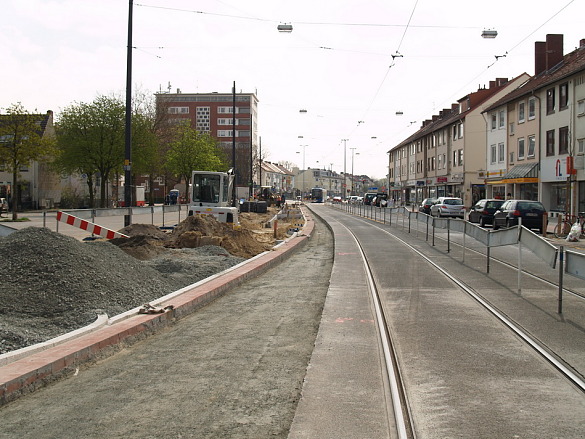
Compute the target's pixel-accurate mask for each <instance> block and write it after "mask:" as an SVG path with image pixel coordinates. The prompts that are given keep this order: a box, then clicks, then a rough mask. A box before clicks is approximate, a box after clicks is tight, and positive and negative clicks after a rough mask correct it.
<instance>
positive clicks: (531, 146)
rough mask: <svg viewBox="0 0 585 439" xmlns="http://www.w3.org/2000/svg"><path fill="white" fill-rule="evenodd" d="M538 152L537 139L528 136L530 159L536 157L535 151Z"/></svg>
mask: <svg viewBox="0 0 585 439" xmlns="http://www.w3.org/2000/svg"><path fill="white" fill-rule="evenodd" d="M535 150H536V139H535V138H534V136H528V157H534V151H535Z"/></svg>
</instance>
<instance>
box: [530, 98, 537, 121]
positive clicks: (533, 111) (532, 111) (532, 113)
mask: <svg viewBox="0 0 585 439" xmlns="http://www.w3.org/2000/svg"><path fill="white" fill-rule="evenodd" d="M535 117H536V98H530V99H528V120H532V119H534V118H535Z"/></svg>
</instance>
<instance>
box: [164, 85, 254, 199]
mask: <svg viewBox="0 0 585 439" xmlns="http://www.w3.org/2000/svg"><path fill="white" fill-rule="evenodd" d="M156 102H157V109H158V111H163V112H165V113H166V115H167V118H168V121H169V122H170V123H178V122H183V121H185V120H188V121H189V122H190V124H191V127H193V128H194V129H196V130H197V131H199V132H201V133H209V134H210V135H211V136H212V137H213V138H215V139H217V140H218V142H219V146H220V148H221V149H222V150H223V151H224V152H225V155H226V158H227V161H228V163H231V164H232V166H233V167H234V171H235V184H236V191H237V196H238V198H247V197H249V196H250V195H251V194H252V189H253V187H254V186H255V185H258V180H257V175H256V173H255V172H254V169H255V168H257V167H255V166H254V163H255V160H256V158H257V151H258V99H257V97H256V95H255V94H254V93H235V94H234V93H181V91H180V90H177V93H158V94H157V95H156ZM234 110H235V111H234ZM234 155H235V163H234Z"/></svg>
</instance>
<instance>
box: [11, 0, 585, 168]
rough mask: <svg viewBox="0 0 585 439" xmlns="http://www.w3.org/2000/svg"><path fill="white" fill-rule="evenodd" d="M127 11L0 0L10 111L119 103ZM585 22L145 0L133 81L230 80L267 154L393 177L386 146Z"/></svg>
mask: <svg viewBox="0 0 585 439" xmlns="http://www.w3.org/2000/svg"><path fill="white" fill-rule="evenodd" d="M128 12H129V1H126V0H99V1H98V0H91V1H90V0H0V13H1V16H2V20H1V21H0V41H2V42H3V44H1V45H0V59H1V60H2V68H1V69H0V111H1V112H2V113H4V112H5V109H6V108H7V107H9V106H10V105H12V104H15V103H17V102H21V103H22V104H23V106H24V107H25V108H26V109H27V110H28V111H30V112H41V113H43V112H46V111H47V110H53V111H54V113H55V118H56V119H57V120H58V118H59V112H60V111H61V110H63V109H64V108H67V107H69V106H71V105H75V104H77V103H81V102H87V103H89V102H92V101H93V100H94V99H95V98H96V97H97V96H99V95H112V94H113V95H117V96H120V97H121V98H123V99H124V98H125V93H126V91H125V90H126V67H127V57H126V51H127V45H128V44H127V42H128ZM583 17H585V0H559V1H558V2H552V1H544V0H513V1H511V0H491V1H489V2H477V1H469V0H443V1H437V0H400V1H398V0H295V1H291V0H286V1H285V0H197V1H196V0H136V1H134V6H133V26H132V46H133V47H134V49H133V51H132V88H133V90H134V91H140V92H141V93H147V94H154V93H156V92H160V91H163V92H166V91H169V90H170V91H171V92H173V93H174V92H176V91H177V89H180V90H181V91H182V92H183V93H209V92H220V93H231V90H232V85H233V83H234V82H235V84H236V90H237V91H238V92H243V93H256V95H257V97H258V99H259V107H258V132H259V136H260V138H261V144H262V150H263V153H265V154H266V155H267V160H269V161H272V162H288V163H291V164H295V165H297V166H299V167H301V168H302V167H303V165H304V167H305V168H309V167H310V168H315V167H319V168H322V169H323V168H325V169H332V170H333V171H336V172H344V171H345V172H348V173H351V172H352V171H353V173H355V174H360V175H361V174H365V175H369V176H370V177H373V178H384V177H385V176H386V174H387V170H388V156H387V152H388V151H389V150H390V149H391V148H392V147H394V146H396V145H397V144H399V143H400V142H401V141H403V140H404V139H406V138H407V137H408V136H410V135H411V134H413V133H414V132H416V131H417V130H418V129H419V128H420V126H421V123H422V121H424V120H425V119H430V118H431V117H432V115H433V114H438V112H439V111H440V110H442V109H443V108H450V107H451V104H452V103H455V102H457V100H458V99H460V98H462V97H464V96H465V95H467V94H469V93H471V92H474V91H477V89H478V88H479V87H484V86H486V87H487V86H489V81H490V80H494V79H495V78H513V77H516V76H518V75H520V74H522V73H524V72H526V73H528V74H531V75H532V74H534V43H535V41H544V40H545V39H546V35H547V34H551V33H559V34H564V51H565V53H568V52H570V51H572V50H574V49H575V48H576V47H578V45H579V41H580V40H581V39H584V38H585V28H584V27H583ZM279 24H291V25H292V26H293V31H292V32H291V33H280V32H278V30H277V27H278V25H279ZM484 30H496V31H497V33H498V35H497V37H496V38H495V39H484V38H482V37H481V34H482V31H484ZM343 139H345V140H343Z"/></svg>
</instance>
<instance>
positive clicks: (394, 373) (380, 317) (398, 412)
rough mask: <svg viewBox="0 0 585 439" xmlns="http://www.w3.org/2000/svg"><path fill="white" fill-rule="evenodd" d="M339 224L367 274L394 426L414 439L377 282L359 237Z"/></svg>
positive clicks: (404, 438) (401, 437)
mask: <svg viewBox="0 0 585 439" xmlns="http://www.w3.org/2000/svg"><path fill="white" fill-rule="evenodd" d="M338 223H339V224H340V225H341V226H342V227H344V228H345V229H346V230H347V231H348V233H349V234H350V235H351V236H352V238H353V239H354V240H355V242H356V245H357V247H358V250H359V252H360V256H361V258H362V262H363V264H364V270H365V273H366V279H367V284H368V290H369V292H370V297H371V299H372V303H373V306H374V311H375V317H376V327H377V328H378V335H379V337H380V342H381V344H382V351H383V353H384V362H385V369H386V372H387V375H388V376H387V379H388V384H389V387H390V399H391V400H392V401H391V402H392V409H393V412H394V424H395V426H396V430H397V435H398V436H397V437H398V439H413V438H415V437H416V436H415V433H414V425H413V421H412V416H411V414H410V410H409V406H408V401H407V397H406V391H405V389H404V384H403V380H402V378H401V374H400V368H399V366H398V357H397V354H396V351H395V349H394V345H393V343H392V336H391V334H390V330H389V327H388V326H389V325H388V323H387V320H386V316H385V315H384V310H383V309H382V303H381V299H380V295H379V292H378V288H377V286H376V281H375V279H374V276H373V274H372V270H371V268H370V265H369V263H368V258H367V257H366V255H365V253H364V250H363V247H362V245H361V243H360V241H359V239H358V238H357V236H356V235H355V234H354V233H353V231H351V230H350V229H349V228H348V227H347V226H345V225H344V224H342V223H341V222H339V221H338Z"/></svg>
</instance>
